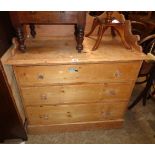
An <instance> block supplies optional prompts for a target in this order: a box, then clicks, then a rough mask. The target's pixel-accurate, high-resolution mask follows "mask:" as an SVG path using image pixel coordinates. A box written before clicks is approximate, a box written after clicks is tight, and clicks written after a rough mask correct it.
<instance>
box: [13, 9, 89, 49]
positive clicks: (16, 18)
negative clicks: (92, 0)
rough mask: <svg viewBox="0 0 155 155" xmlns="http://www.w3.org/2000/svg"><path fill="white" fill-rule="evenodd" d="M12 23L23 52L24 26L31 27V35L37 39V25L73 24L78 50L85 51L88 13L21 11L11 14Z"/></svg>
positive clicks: (24, 47)
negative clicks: (84, 39) (85, 29)
mask: <svg viewBox="0 0 155 155" xmlns="http://www.w3.org/2000/svg"><path fill="white" fill-rule="evenodd" d="M10 16H11V20H12V23H13V25H14V27H15V29H16V31H17V37H18V41H19V48H20V50H22V51H23V52H24V51H25V49H26V46H25V44H24V41H25V38H24V33H23V26H24V25H25V24H29V25H30V29H31V35H32V36H33V37H35V35H36V32H35V26H34V25H35V24H42V25H44V24H63V25H64V24H73V25H75V33H74V34H75V38H76V41H77V46H76V49H77V50H78V52H81V50H82V49H83V45H82V42H83V37H84V28H85V22H86V12H84V11H46V12H45V11H44V12H41V11H38V12H37V11H27V12H26V11H25V12H24V11H21V12H10ZM58 31H59V30H58Z"/></svg>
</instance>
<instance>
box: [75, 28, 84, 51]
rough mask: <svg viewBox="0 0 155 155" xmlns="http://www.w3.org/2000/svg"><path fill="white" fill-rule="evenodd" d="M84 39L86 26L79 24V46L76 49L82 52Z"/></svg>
mask: <svg viewBox="0 0 155 155" xmlns="http://www.w3.org/2000/svg"><path fill="white" fill-rule="evenodd" d="M83 40H84V27H83V26H81V25H78V26H77V46H76V49H77V50H78V52H79V53H80V52H81V50H83V45H82V43H83Z"/></svg>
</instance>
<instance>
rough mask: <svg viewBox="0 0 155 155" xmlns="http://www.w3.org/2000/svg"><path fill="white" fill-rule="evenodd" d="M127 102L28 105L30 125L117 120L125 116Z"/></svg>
mask: <svg viewBox="0 0 155 155" xmlns="http://www.w3.org/2000/svg"><path fill="white" fill-rule="evenodd" d="M125 109H126V103H124V102H119V103H95V104H93V103H89V104H72V105H57V106H42V107H39V106H37V107H36V106H35V107H27V108H26V111H27V115H28V123H29V125H50V124H65V123H75V122H89V121H103V120H115V119H120V118H122V117H123V114H124V112H125Z"/></svg>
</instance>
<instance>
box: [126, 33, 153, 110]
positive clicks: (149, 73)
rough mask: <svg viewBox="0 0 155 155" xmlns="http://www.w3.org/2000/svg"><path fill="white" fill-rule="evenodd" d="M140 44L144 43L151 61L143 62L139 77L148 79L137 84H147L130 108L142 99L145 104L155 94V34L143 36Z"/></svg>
mask: <svg viewBox="0 0 155 155" xmlns="http://www.w3.org/2000/svg"><path fill="white" fill-rule="evenodd" d="M139 44H140V45H142V47H143V51H144V53H145V54H147V55H148V57H150V60H151V62H144V63H143V64H142V67H141V69H140V73H139V75H138V77H146V79H145V80H144V81H142V82H137V84H142V83H146V85H145V87H144V89H143V90H142V92H141V93H140V94H139V95H138V96H137V98H136V99H135V100H134V101H133V103H132V104H131V105H130V106H129V107H128V109H131V108H133V107H134V106H135V105H136V104H138V102H139V101H140V100H143V105H144V106H145V105H146V101H147V99H149V98H151V97H153V96H154V94H155V89H154V90H153V91H152V93H151V88H154V83H155V34H152V35H149V36H147V37H145V38H143V39H142V40H141V41H140V42H139Z"/></svg>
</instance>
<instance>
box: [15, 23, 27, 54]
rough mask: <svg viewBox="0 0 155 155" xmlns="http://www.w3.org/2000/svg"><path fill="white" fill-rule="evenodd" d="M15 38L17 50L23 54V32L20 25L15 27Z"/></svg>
mask: <svg viewBox="0 0 155 155" xmlns="http://www.w3.org/2000/svg"><path fill="white" fill-rule="evenodd" d="M17 37H18V42H19V49H20V50H21V51H23V52H25V49H26V46H25V44H24V41H25V39H24V32H23V26H22V25H20V26H18V27H17Z"/></svg>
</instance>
